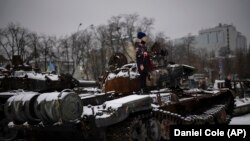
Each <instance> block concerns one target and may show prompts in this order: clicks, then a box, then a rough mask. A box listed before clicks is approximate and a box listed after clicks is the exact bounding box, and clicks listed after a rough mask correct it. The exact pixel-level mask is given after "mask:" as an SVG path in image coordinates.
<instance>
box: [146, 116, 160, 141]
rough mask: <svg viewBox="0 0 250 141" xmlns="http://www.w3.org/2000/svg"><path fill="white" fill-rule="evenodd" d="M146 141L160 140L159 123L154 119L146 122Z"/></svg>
mask: <svg viewBox="0 0 250 141" xmlns="http://www.w3.org/2000/svg"><path fill="white" fill-rule="evenodd" d="M146 127H147V141H159V140H160V139H161V123H160V121H159V120H157V119H156V118H151V119H149V120H148V122H147V126H146Z"/></svg>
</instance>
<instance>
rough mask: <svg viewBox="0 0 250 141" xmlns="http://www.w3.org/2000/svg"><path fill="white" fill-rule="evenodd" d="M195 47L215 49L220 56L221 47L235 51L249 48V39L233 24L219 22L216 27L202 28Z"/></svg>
mask: <svg viewBox="0 0 250 141" xmlns="http://www.w3.org/2000/svg"><path fill="white" fill-rule="evenodd" d="M195 47H197V48H206V49H207V50H208V51H214V52H215V55H216V56H219V55H220V54H219V51H220V49H222V48H223V49H226V50H227V51H229V52H231V51H235V49H242V50H246V49H247V39H246V37H245V36H244V35H242V34H241V33H240V32H238V31H237V30H236V28H235V26H233V25H227V24H223V25H222V24H219V25H218V26H216V27H214V28H209V29H204V30H200V31H199V34H198V35H197V36H196V38H195Z"/></svg>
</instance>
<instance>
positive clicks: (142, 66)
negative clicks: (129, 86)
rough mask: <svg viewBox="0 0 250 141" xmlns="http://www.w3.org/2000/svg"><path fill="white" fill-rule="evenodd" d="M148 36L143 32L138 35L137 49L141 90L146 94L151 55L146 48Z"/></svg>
mask: <svg viewBox="0 0 250 141" xmlns="http://www.w3.org/2000/svg"><path fill="white" fill-rule="evenodd" d="M146 41H147V36H146V34H145V33H143V32H138V33H137V42H136V44H135V47H136V63H137V68H138V72H139V73H140V85H141V89H142V90H143V91H144V92H145V91H147V90H146V78H147V76H148V64H149V63H148V62H149V54H148V51H147V47H146V45H145V44H146Z"/></svg>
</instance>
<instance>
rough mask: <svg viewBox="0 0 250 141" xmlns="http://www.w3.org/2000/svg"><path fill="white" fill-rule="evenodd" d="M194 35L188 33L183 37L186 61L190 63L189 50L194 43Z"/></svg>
mask: <svg viewBox="0 0 250 141" xmlns="http://www.w3.org/2000/svg"><path fill="white" fill-rule="evenodd" d="M194 40H195V37H194V36H193V35H191V34H190V33H189V34H188V35H187V36H186V37H184V38H183V42H184V45H185V46H186V48H187V63H188V64H189V65H190V52H191V47H192V45H193V43H194Z"/></svg>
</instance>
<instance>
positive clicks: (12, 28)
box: [0, 23, 28, 60]
mask: <svg viewBox="0 0 250 141" xmlns="http://www.w3.org/2000/svg"><path fill="white" fill-rule="evenodd" d="M0 32H1V33H0V46H1V47H2V49H3V50H4V51H5V53H6V55H7V56H6V57H7V58H8V59H9V60H11V59H12V56H13V55H20V56H21V57H24V56H25V55H24V53H25V47H27V35H28V31H27V29H25V28H22V27H20V26H19V25H18V24H14V23H10V24H9V25H8V26H7V27H6V28H4V29H3V30H1V31H0Z"/></svg>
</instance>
